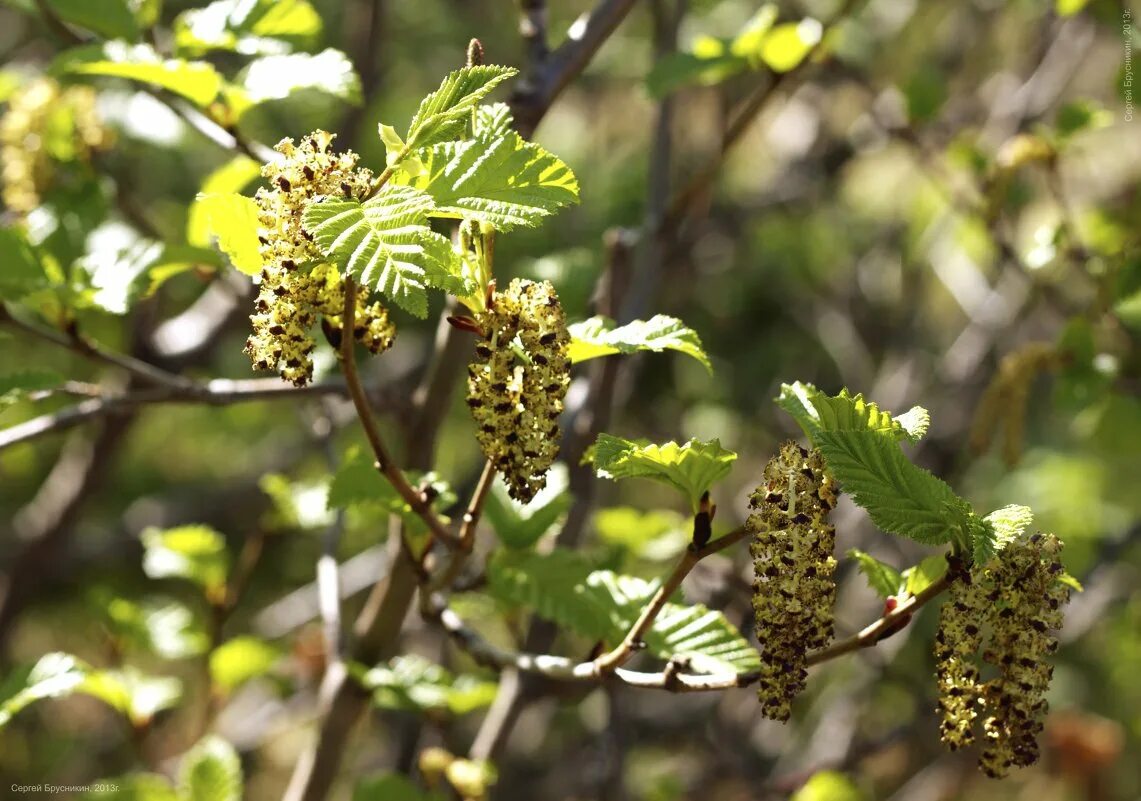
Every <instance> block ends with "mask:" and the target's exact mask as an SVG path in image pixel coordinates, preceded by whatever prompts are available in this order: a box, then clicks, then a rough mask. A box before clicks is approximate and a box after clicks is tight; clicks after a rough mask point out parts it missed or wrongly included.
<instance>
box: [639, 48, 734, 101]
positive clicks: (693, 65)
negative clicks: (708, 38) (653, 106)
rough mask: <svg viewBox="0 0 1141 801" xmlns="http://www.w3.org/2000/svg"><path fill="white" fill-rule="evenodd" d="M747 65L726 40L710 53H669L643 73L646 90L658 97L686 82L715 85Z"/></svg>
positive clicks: (670, 92) (682, 85)
mask: <svg viewBox="0 0 1141 801" xmlns="http://www.w3.org/2000/svg"><path fill="white" fill-rule="evenodd" d="M747 69H749V60H748V59H747V58H744V57H743V56H739V55H737V54H735V53H733V52H732V51H731V50H730V49H729V47H728V43H725V42H722V43H721V48H720V49H719V50H716V51H714V52H713V53H711V54H706V55H698V54H697V53H669V54H667V55H665V56H663V57H662V58H660V59H658V61H656V62H655V63H654V66H653V68H652V69H651V70H650V73H649V74H648V75H647V76H646V91H647V92H649V94H650V97H653V98H654V99H661V98H663V97H666V96H667V95H669V94H672V93H673V92H675V91H677V90H678V89H681V88H683V87H686V86H714V85H716V84H719V83H722V82H724V81H727V80H728V79H729V78H732V77H733V76H734V75H738V74H740V73H742V72H745V71H746V70H747Z"/></svg>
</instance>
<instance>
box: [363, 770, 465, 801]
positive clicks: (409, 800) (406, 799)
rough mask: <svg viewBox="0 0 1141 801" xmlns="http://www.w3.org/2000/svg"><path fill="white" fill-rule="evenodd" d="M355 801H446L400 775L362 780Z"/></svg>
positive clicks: (385, 775)
mask: <svg viewBox="0 0 1141 801" xmlns="http://www.w3.org/2000/svg"><path fill="white" fill-rule="evenodd" d="M353 801H444V797H443V796H442V795H440V794H439V793H435V792H429V791H427V790H421V789H420V788H419V787H417V786H416V785H415V784H413V783H412V781H411V780H410V779H408V778H406V777H404V776H401V775H400V774H398V773H385V774H382V775H379V776H369V777H366V778H364V779H361V780H360V782H358V783H357V786H356V787H355V788H354V789H353Z"/></svg>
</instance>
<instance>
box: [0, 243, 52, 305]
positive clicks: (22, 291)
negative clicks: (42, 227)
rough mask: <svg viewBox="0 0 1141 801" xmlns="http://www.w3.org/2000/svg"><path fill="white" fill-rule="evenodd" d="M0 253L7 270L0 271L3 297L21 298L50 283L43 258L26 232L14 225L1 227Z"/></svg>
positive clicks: (6, 298) (0, 290)
mask: <svg viewBox="0 0 1141 801" xmlns="http://www.w3.org/2000/svg"><path fill="white" fill-rule="evenodd" d="M0 253H3V254H4V269H2V270H0V300H19V299H20V298H22V297H24V296H25V295H28V294H31V293H32V292H35V291H36V290H38V289H42V288H43V287H45V286H47V283H48V281H47V276H46V275H44V270H43V267H42V266H41V264H40V259H39V257H38V256H37V255H36V252H35V250H34V249H33V248H32V246H31V245H30V244H28V239H27V236H26V234H25V233H24V231H23V230H22V229H20V228H17V227H15V226H0Z"/></svg>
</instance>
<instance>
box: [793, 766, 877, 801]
mask: <svg viewBox="0 0 1141 801" xmlns="http://www.w3.org/2000/svg"><path fill="white" fill-rule="evenodd" d="M867 798H868V796H867V794H866V793H864V792H863V791H862V790H860V788H858V787H857V786H856V785H855V784H854V783H853V782H852V780H851V779H849V778H848V777H847V776H845V775H844V774H843V773H839V772H838V771H834V770H822V771H819V772H817V773H814V774H813V775H812V778H811V779H809V780H808V781H807V782H805V783H804V786H803V787H801V788H800V789H799V790H797V791H796V792H795V793H793V794H792V799H791V801H867Z"/></svg>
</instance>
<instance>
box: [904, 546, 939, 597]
mask: <svg viewBox="0 0 1141 801" xmlns="http://www.w3.org/2000/svg"><path fill="white" fill-rule="evenodd" d="M946 572H947V557H946V556H945V555H944V554H941V553H937V554H933V555H932V556H928V557H927V558H926V559H924V560H923V561H921V562H920V563H919V564H917V565H914V566H912V567H909V568H907V570H904V571H903V588H904V590H905V591H906V592H907V594H908V595H918V594H919V593H921V592H923V591H924V590H925V589H927V588H928V587H930V586H931V585H932V584H934V583H935V582H936V581H938V580H939V579H941V578H942V577H943V574H944V573H946Z"/></svg>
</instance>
